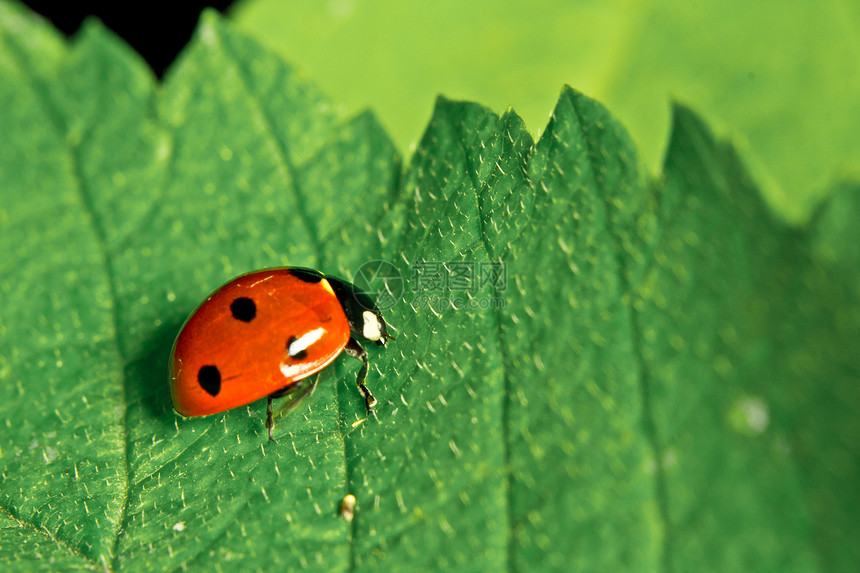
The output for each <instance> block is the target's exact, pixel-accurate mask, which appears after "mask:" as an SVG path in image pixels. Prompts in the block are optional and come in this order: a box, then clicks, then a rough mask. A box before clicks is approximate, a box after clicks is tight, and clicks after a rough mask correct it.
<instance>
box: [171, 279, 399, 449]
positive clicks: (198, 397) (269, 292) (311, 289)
mask: <svg viewBox="0 0 860 573" xmlns="http://www.w3.org/2000/svg"><path fill="white" fill-rule="evenodd" d="M389 339H393V337H392V336H390V335H389V334H388V327H387V326H386V324H385V320H384V319H383V318H382V314H381V313H380V312H379V309H378V308H377V307H376V303H375V302H374V301H373V299H372V298H371V297H370V296H368V295H367V294H366V293H364V292H362V291H361V290H359V289H358V288H356V287H355V285H353V284H351V283H349V282H347V281H345V280H343V279H339V278H337V277H332V276H327V275H324V274H323V273H321V272H319V271H316V270H313V269H306V268H302V267H280V268H270V269H263V270H259V271H253V272H250V273H247V274H244V275H241V276H239V277H236V278H235V279H233V280H231V281H230V282H228V283H227V284H225V285H224V286H222V287H221V288H219V289H218V290H216V291H215V292H213V293H212V294H211V295H210V296H209V297H208V298H207V299H206V300H205V301H204V302H203V303H202V304H201V305H200V306H199V307H198V308H197V310H195V311H194V312H193V313H192V314H191V316H189V317H188V319H187V320H186V321H185V324H184V325H183V326H182V329H181V330H180V331H179V335H178V336H177V337H176V342H174V344H173V352H172V353H171V357H170V394H171V398H172V400H173V408H174V409H175V410H176V411H177V412H178V413H179V414H181V415H183V416H206V415H208V414H216V413H218V412H223V411H225V410H229V409H231V408H236V407H238V406H244V405H245V404H248V403H250V402H253V401H255V400H258V399H260V398H262V397H264V396H265V397H266V398H267V399H268V402H267V404H266V428H267V429H268V431H269V440H272V441H274V438H272V428H273V427H274V422H273V420H272V399H273V398H280V397H282V396H285V395H287V394H291V393H293V392H295V391H296V390H297V389H298V388H300V387H301V386H302V385H300V384H297V383H298V382H299V381H301V380H303V379H304V378H307V377H308V376H310V375H312V374H315V373H317V372H319V371H320V370H322V369H323V368H325V367H326V366H328V365H329V364H330V363H331V362H332V361H333V360H334V359H335V358H337V357H338V356H339V355H340V353H341V352H346V353H347V354H348V355H349V356H352V357H353V358H357V359H359V360H361V361H362V362H363V365H362V367H361V370H359V372H358V379H357V384H358V389H359V391H360V392H361V395H362V396H363V397H364V403H365V406H366V408H367V411H368V413H370V410H371V408H373V406H375V405H376V398H374V397H373V395H372V394H371V393H370V390H368V389H367V387H366V386H365V385H364V380H365V378H366V376H367V369H368V360H367V353H366V352H365V350H364V348H362V346H361V343H360V341H367V342H375V343H376V344H378V345H379V346H385V343H386V342H387V341H388V340H389Z"/></svg>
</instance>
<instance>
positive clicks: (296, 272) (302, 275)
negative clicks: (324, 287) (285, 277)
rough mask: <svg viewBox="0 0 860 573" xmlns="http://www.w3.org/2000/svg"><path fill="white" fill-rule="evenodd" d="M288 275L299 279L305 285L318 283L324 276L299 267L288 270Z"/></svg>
mask: <svg viewBox="0 0 860 573" xmlns="http://www.w3.org/2000/svg"><path fill="white" fill-rule="evenodd" d="M290 274H291V275H293V276H294V277H296V278H297V279H299V280H300V281H305V282H306V283H318V282H320V281H321V280H323V279H324V278H325V276H324V275H323V274H322V273H321V272H319V271H315V270H313V269H303V268H301V267H295V268H292V269H290Z"/></svg>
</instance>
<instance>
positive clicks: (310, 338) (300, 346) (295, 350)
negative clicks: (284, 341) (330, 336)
mask: <svg viewBox="0 0 860 573" xmlns="http://www.w3.org/2000/svg"><path fill="white" fill-rule="evenodd" d="M323 334H325V328H322V327H320V328H315V329H313V330H311V331H309V332H306V333H304V334H302V335H301V336H299V337H298V338H296V339H295V340H293V341H292V342H291V343H290V344H289V346H287V354H289V355H290V358H295V357H296V356H298V355H299V354H301V353H302V352H304V351H305V350H307V349H308V348H309V347H310V345H311V344H313V343H314V342H316V341H318V340H319V339H320V338H322V337H323Z"/></svg>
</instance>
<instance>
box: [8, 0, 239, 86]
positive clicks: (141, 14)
mask: <svg viewBox="0 0 860 573" xmlns="http://www.w3.org/2000/svg"><path fill="white" fill-rule="evenodd" d="M232 3H233V2H232V1H227V0H221V1H216V2H176V1H173V2H165V1H158V0H152V1H150V2H87V1H83V2H57V1H53V2H50V1H45V0H29V1H25V2H24V4H26V5H27V6H29V7H30V8H31V9H32V10H33V11H34V12H37V13H39V14H41V15H42V16H43V17H45V18H47V19H48V20H50V21H51V22H52V23H53V25H54V27H56V28H57V29H58V30H60V31H61V32H63V33H64V34H65V35H66V36H72V35H74V33H75V32H76V31H77V30H78V28H80V26H81V23H82V22H83V21H84V19H85V18H86V17H87V16H95V17H96V18H98V19H99V20H101V21H102V23H104V25H105V26H107V27H108V28H110V29H111V30H113V32H114V33H115V34H117V35H118V36H120V37H122V38H123V39H124V40H125V41H126V42H128V44H129V45H131V47H132V48H134V49H135V51H137V52H138V53H139V54H140V55H141V56H142V57H143V58H144V59H145V60H146V61H147V62H148V63H149V65H150V67H151V68H152V70H153V72H155V74H156V75H157V76H158V77H159V78H160V77H162V76H163V75H164V71H165V70H166V69H167V68H168V67H169V66H170V64H171V63H173V60H174V59H175V58H176V55H177V54H178V53H179V51H180V50H181V49H182V48H183V47H185V44H187V43H188V40H189V39H190V38H191V33H192V32H193V31H194V28H195V26H197V19H198V18H199V17H200V12H201V11H202V10H203V8H205V7H207V6H211V7H212V8H216V9H217V10H220V11H221V12H224V11H225V10H226V9H227V8H228V7H229V6H230V5H231V4H232Z"/></svg>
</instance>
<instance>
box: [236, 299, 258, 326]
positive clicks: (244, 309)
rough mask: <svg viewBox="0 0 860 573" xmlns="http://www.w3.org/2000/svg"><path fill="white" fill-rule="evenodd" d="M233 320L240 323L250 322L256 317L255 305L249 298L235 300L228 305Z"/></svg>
mask: <svg viewBox="0 0 860 573" xmlns="http://www.w3.org/2000/svg"><path fill="white" fill-rule="evenodd" d="M230 312H232V313H233V318H235V319H236V320H241V321H242V322H251V321H252V320H254V317H255V316H257V305H256V304H254V301H253V300H251V299H250V298H245V297H242V298H237V299H236V300H234V301H233V302H232V303H231V304H230Z"/></svg>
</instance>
